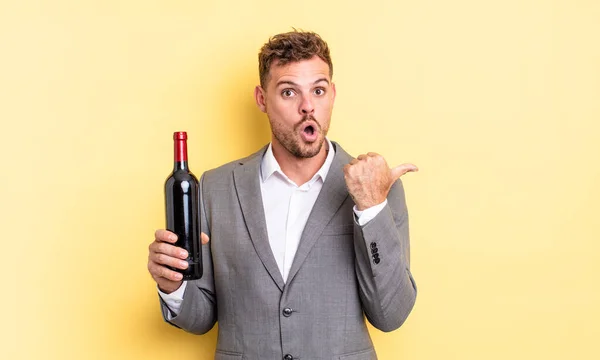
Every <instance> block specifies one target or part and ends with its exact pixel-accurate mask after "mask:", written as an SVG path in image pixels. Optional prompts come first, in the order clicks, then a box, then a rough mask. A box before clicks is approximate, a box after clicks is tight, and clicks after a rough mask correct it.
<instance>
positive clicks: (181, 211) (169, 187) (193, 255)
mask: <svg viewBox="0 0 600 360" xmlns="http://www.w3.org/2000/svg"><path fill="white" fill-rule="evenodd" d="M173 140H174V141H175V164H174V167H173V172H172V173H171V175H169V177H168V178H167V180H166V181H165V202H166V213H167V230H169V231H171V232H174V233H175V234H177V237H178V238H177V242H176V243H175V246H179V247H182V248H184V249H185V250H187V252H188V254H189V255H188V258H187V259H186V261H187V262H188V268H187V269H185V270H181V269H175V268H171V269H172V270H174V271H177V272H179V273H181V274H183V280H195V279H200V278H201V277H202V256H201V253H200V216H199V214H198V211H199V209H200V208H199V207H198V198H199V193H198V191H199V185H198V179H197V178H196V176H194V174H192V172H191V171H190V169H189V167H188V157H187V133H186V132H184V131H179V132H176V133H174V134H173Z"/></svg>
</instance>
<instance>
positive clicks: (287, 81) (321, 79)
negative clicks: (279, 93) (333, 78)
mask: <svg viewBox="0 0 600 360" xmlns="http://www.w3.org/2000/svg"><path fill="white" fill-rule="evenodd" d="M321 81H325V82H326V83H327V84H328V85H329V80H327V78H320V79H318V80H316V81H315V82H314V83H313V85H316V84H318V83H320V82H321ZM285 84H287V85H292V86H296V87H298V86H299V85H298V84H296V83H295V82H293V81H290V80H283V81H279V82H278V83H277V85H276V87H279V86H281V85H285Z"/></svg>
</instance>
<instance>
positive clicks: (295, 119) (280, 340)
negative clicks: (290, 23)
mask: <svg viewBox="0 0 600 360" xmlns="http://www.w3.org/2000/svg"><path fill="white" fill-rule="evenodd" d="M259 72H260V85H259V86H257V87H256V89H255V91H254V96H255V99H256V103H257V105H258V107H259V108H260V110H261V111H263V112H265V113H266V114H267V117H268V118H269V122H270V125H271V132H272V140H271V143H270V144H269V145H268V146H265V147H264V148H262V149H260V150H259V151H258V152H256V153H255V154H252V155H250V156H248V157H247V158H244V159H241V160H238V161H234V162H232V163H229V164H226V165H223V166H221V167H219V168H217V169H213V170H210V171H208V172H206V173H204V174H203V176H202V178H201V180H200V183H201V190H200V193H201V195H200V197H201V199H200V203H201V205H200V208H201V209H200V210H201V211H200V212H201V226H202V229H203V230H205V232H206V234H204V233H203V234H202V236H201V238H202V243H203V246H202V256H203V261H204V275H203V277H202V279H200V280H195V281H190V282H182V281H181V275H180V274H179V273H177V272H174V271H171V270H169V269H168V268H167V267H166V266H174V267H177V268H181V269H184V268H185V267H186V265H187V264H186V262H184V261H182V259H185V258H186V257H187V254H186V253H185V251H184V250H182V249H180V248H177V247H174V246H173V245H171V244H172V243H174V242H175V240H176V236H175V235H174V234H172V233H170V232H168V231H166V230H157V231H156V236H155V241H154V242H153V243H152V244H151V245H150V254H149V260H148V269H149V271H150V274H151V275H152V277H153V278H154V280H155V281H156V283H157V285H158V289H159V294H160V302H161V308H162V312H163V316H164V318H165V320H167V321H169V322H170V323H171V324H173V325H175V326H178V327H180V328H182V329H184V330H186V331H189V332H192V333H195V334H203V333H206V332H207V331H209V330H210V329H211V328H212V327H213V326H214V324H215V322H216V321H218V322H219V334H218V343H217V352H216V354H215V359H217V360H233V359H245V360H265V359H267V360H271V359H283V360H293V359H304V360H318V359H327V360H331V359H345V360H367V359H369V360H370V359H376V358H377V356H376V354H375V351H374V349H373V344H372V342H371V339H370V337H369V333H368V331H367V327H366V324H365V320H364V316H363V314H364V315H366V317H367V319H368V320H369V322H370V323H371V324H372V325H373V326H375V327H376V328H378V329H381V330H383V331H392V330H395V329H397V328H398V327H400V325H401V324H402V323H403V322H404V320H405V319H406V318H407V316H408V314H409V313H410V311H411V309H412V307H413V305H414V302H415V297H416V287H415V283H414V281H413V279H412V276H411V274H410V270H409V238H408V219H407V210H406V205H405V199H404V191H403V187H402V183H401V182H400V180H398V179H399V177H400V176H401V175H403V174H404V173H406V172H408V171H416V170H417V168H416V167H415V166H414V165H411V164H403V165H401V166H399V167H396V168H394V169H391V170H390V168H389V167H388V165H387V163H386V161H385V160H384V159H383V157H381V156H380V155H378V154H375V153H368V154H366V155H360V156H358V157H357V158H356V159H354V158H352V157H351V156H350V155H348V154H347V153H346V152H345V151H344V150H343V149H342V147H341V146H340V145H339V144H337V143H335V142H331V141H329V140H328V139H327V138H326V135H327V131H328V129H329V123H330V119H331V113H332V110H333V103H334V100H335V92H336V90H335V84H334V83H333V82H332V81H331V78H332V73H333V68H332V63H331V58H330V55H329V48H328V46H327V44H326V43H325V42H324V41H323V40H322V39H321V38H320V37H319V36H318V35H317V34H314V33H311V32H298V31H293V32H289V33H285V34H279V35H276V36H274V37H273V38H271V39H270V40H269V42H267V43H266V44H265V45H264V46H263V47H262V49H261V52H260V54H259ZM209 237H210V239H211V240H210V242H209Z"/></svg>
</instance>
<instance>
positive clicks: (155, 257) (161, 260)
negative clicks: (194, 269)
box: [150, 253, 188, 270]
mask: <svg viewBox="0 0 600 360" xmlns="http://www.w3.org/2000/svg"><path fill="white" fill-rule="evenodd" d="M150 261H152V262H155V263H157V264H159V265H166V266H171V267H174V268H177V269H182V270H185V269H187V268H188V263H187V261H185V260H181V259H179V258H176V257H172V256H169V255H165V254H160V253H152V254H150Z"/></svg>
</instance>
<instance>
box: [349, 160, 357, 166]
mask: <svg viewBox="0 0 600 360" xmlns="http://www.w3.org/2000/svg"><path fill="white" fill-rule="evenodd" d="M357 163H358V160H357V159H352V160H351V161H350V165H355V164H357Z"/></svg>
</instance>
